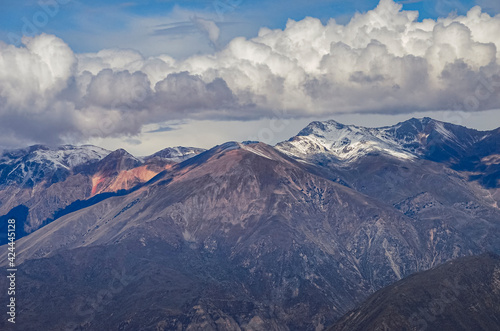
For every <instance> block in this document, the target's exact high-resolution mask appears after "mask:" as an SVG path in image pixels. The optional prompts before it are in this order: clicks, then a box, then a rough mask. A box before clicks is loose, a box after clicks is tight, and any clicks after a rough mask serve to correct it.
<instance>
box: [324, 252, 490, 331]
mask: <svg viewBox="0 0 500 331" xmlns="http://www.w3.org/2000/svg"><path fill="white" fill-rule="evenodd" d="M499 329H500V257H499V256H498V255H493V254H486V255H481V256H473V257H465V258H461V259H457V260H453V261H451V262H448V263H445V264H443V265H441V266H439V267H436V268H434V269H432V270H429V271H424V272H421V273H417V274H414V275H412V276H410V277H408V278H405V279H403V280H401V281H399V282H396V283H395V284H393V285H390V286H388V287H387V288H384V289H382V290H380V291H378V292H376V293H375V294H373V295H372V296H370V298H368V299H367V300H366V301H365V302H364V303H363V304H362V305H360V306H359V307H358V308H357V309H355V310H353V311H351V312H349V313H348V314H346V315H345V316H344V317H343V318H342V319H341V320H340V321H339V322H338V323H337V324H335V326H333V327H332V328H331V329H329V330H330V331H341V330H346V331H347V330H348V331H357V330H359V331H361V330H363V331H370V330H443V331H461V330H463V331H468V330H499Z"/></svg>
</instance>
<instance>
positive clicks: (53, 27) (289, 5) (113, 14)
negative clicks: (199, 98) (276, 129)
mask: <svg viewBox="0 0 500 331" xmlns="http://www.w3.org/2000/svg"><path fill="white" fill-rule="evenodd" d="M399 2H400V3H403V4H404V9H406V10H418V11H419V12H420V19H423V18H437V17H443V16H447V15H448V14H449V13H450V12H451V13H453V12H456V13H457V14H465V13H466V12H467V10H469V9H470V8H472V7H473V6H475V5H481V6H482V7H483V9H484V10H485V11H486V12H488V13H490V14H496V13H497V12H498V10H499V9H500V5H499V4H498V1H496V0H478V1H471V0H463V1H458V0H437V1H431V0H420V1H419V0H404V1H399ZM377 3H378V1H377V0H360V1H338V0H330V1H322V0H308V1H299V0H286V1H285V0H274V1H261V0H257V1H249V0H207V1H205V0H201V1H195V0H193V1H189V0H188V1H170V0H143V1H117V0H100V1H97V0H88V1H76V0H38V1H36V0H25V1H13V0H4V1H1V2H0V39H1V40H3V41H5V42H7V43H19V42H18V38H17V37H20V36H21V35H22V34H23V32H24V33H25V34H28V35H29V34H33V33H35V34H38V33H42V32H45V33H49V34H54V35H56V36H58V37H60V38H62V39H63V40H65V42H66V43H68V44H69V45H70V47H71V48H72V49H73V50H74V51H75V52H78V53H82V52H96V51H99V50H100V49H103V48H114V47H117V48H133V49H137V50H139V51H141V52H142V53H143V54H145V55H157V54H160V53H166V54H170V55H172V56H174V57H176V58H181V57H186V56H189V55H192V54H196V53H208V52H211V51H213V49H212V47H211V45H210V44H209V43H207V42H206V40H204V38H202V37H203V36H201V33H200V31H198V30H196V29H193V27H192V23H191V22H190V18H191V17H194V16H196V17H201V18H205V19H210V20H213V21H215V22H216V23H217V24H218V25H219V27H220V29H221V37H220V42H221V45H220V46H223V45H224V43H226V42H228V41H229V40H231V39H232V38H234V37H236V36H244V37H252V36H255V35H256V34H257V32H258V30H259V28H260V27H263V26H265V27H269V28H272V29H275V28H280V29H282V28H284V27H285V25H286V22H287V20H288V19H294V20H301V19H303V18H304V17H306V16H312V17H316V18H319V19H321V20H322V21H323V22H324V23H326V22H327V21H328V20H329V19H330V18H335V19H336V20H337V21H338V22H342V23H346V22H348V21H349V20H350V18H351V17H352V16H353V15H354V13H356V12H366V11H367V10H370V9H373V8H374V7H375V6H376V5H377ZM42 4H44V5H45V6H46V8H49V9H48V10H46V11H48V12H49V15H47V14H46V13H45V12H44V11H43V10H42ZM54 4H55V5H56V7H55V6H54ZM158 30H162V31H163V34H161V33H158V32H157V31H158Z"/></svg>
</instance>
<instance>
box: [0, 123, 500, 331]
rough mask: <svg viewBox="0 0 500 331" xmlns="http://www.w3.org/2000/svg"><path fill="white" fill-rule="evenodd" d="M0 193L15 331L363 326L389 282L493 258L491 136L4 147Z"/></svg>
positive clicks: (496, 198) (414, 130)
mask: <svg viewBox="0 0 500 331" xmlns="http://www.w3.org/2000/svg"><path fill="white" fill-rule="evenodd" d="M0 202H1V204H0V215H4V216H2V217H1V218H0V220H2V223H1V224H2V227H3V226H5V227H6V225H5V224H6V222H5V221H6V220H7V219H9V218H11V217H14V218H15V219H16V223H17V224H18V229H19V228H20V229H19V230H18V237H21V239H19V240H18V241H17V242H16V249H17V263H18V264H19V267H18V268H19V273H18V282H19V283H20V284H21V283H22V284H23V285H22V287H20V288H19V291H18V297H17V298H18V299H17V300H18V302H19V307H22V308H20V309H21V310H20V311H19V324H21V325H20V326H22V329H23V330H41V329H51V330H62V329H72V330H107V329H110V330H111V329H120V330H325V329H327V328H328V327H330V326H332V325H333V324H334V323H335V322H339V321H340V323H344V324H337V325H341V326H342V325H356V326H357V327H358V326H359V327H364V326H366V325H367V324H366V323H368V322H370V321H368V322H367V320H366V319H362V318H359V317H357V318H356V319H352V316H353V315H352V314H353V313H352V312H353V309H356V307H357V306H358V305H360V304H362V302H363V301H364V300H366V299H367V298H368V297H369V295H370V294H373V293H375V292H376V291H378V290H382V291H384V290H385V289H388V290H387V291H389V292H387V293H391V298H392V297H394V299H393V301H391V302H398V301H397V293H396V294H394V293H395V292H397V291H396V290H394V288H395V289H398V288H399V287H397V284H399V283H398V281H402V282H405V280H406V279H408V280H409V279H412V278H411V277H412V276H411V275H421V274H422V275H424V276H422V277H423V278H422V279H426V277H427V276H426V275H428V274H426V272H430V273H432V272H433V270H438V269H437V268H441V267H439V266H440V265H442V264H443V263H446V262H448V261H451V260H455V259H457V258H461V257H464V256H479V255H481V254H484V253H486V252H491V253H492V254H495V253H496V254H499V253H500V240H499V239H498V238H500V208H499V203H500V129H497V130H493V131H487V132H481V131H476V130H472V129H468V128H465V127H462V126H458V125H453V124H449V123H444V122H439V121H435V120H432V119H430V118H423V119H410V120H408V121H406V122H402V123H399V124H397V125H395V126H391V127H383V128H364V127H359V126H353V125H343V124H340V123H337V122H335V121H326V122H313V123H311V124H309V125H308V126H307V127H306V128H304V129H303V130H302V131H300V133H299V134H298V135H296V136H294V137H292V138H291V139H289V140H288V141H285V142H281V143H279V144H277V145H276V146H269V145H266V144H263V143H252V142H248V143H238V142H229V143H225V144H222V145H219V146H216V147H214V148H212V149H209V150H202V149H197V148H182V147H177V148H170V149H165V150H162V151H160V152H158V153H155V154H153V155H152V156H148V157H143V158H138V157H134V156H132V155H130V154H129V153H127V152H126V151H124V150H117V151H114V152H111V151H106V150H104V149H101V148H98V147H95V146H80V147H75V146H62V147H58V148H48V147H44V146H32V147H29V148H27V149H22V150H14V151H7V152H4V153H3V154H2V156H1V158H0ZM3 233H6V231H3ZM2 240H4V243H5V242H6V241H5V240H6V238H5V237H2ZM4 248H5V247H4ZM6 252H7V250H6V249H3V250H1V251H0V256H1V260H0V261H2V262H3V261H6ZM493 260H494V258H493ZM457 261H462V260H457ZM474 263H475V264H474ZM474 263H472V265H474V266H475V265H477V263H476V262H474ZM444 266H446V264H445V265H444ZM495 268H496V267H494V268H493V269H492V270H497V269H495ZM429 269H432V270H431V271H426V270H429ZM439 270H442V272H440V273H439V274H446V275H448V274H453V273H455V271H454V269H453V268H444V269H439ZM495 272H496V271H494V272H493V273H492V275H497V274H496V273H495ZM431 275H432V274H431ZM486 276H487V275H485V277H486ZM407 277H410V278H407ZM436 277H437V276H436ZM492 277H493V278H491V279H493V280H494V281H493V283H494V282H496V280H495V279H497V278H495V277H497V276H492ZM482 280H485V279H482ZM418 283H419V282H416V284H418ZM483 283H484V284H486V285H485V286H490V285H491V282H489V283H488V282H486V281H484V282H483ZM391 284H394V285H391ZM405 284H406V283H405ZM412 284H413V283H410V285H408V287H407V289H406V288H405V289H406V290H405V291H406V292H405V293H409V292H408V291H410V290H411V289H412V287H411V286H416V285H412ZM494 284H496V283H494ZM6 285H7V280H6V279H3V280H0V286H6ZM387 286H393V287H387ZM394 286H396V287H394ZM405 286H406V285H405ZM478 286H479V285H478ZM495 286H496V285H495ZM485 288H487V287H485ZM464 291H479V290H477V288H475V289H469V288H467V290H464ZM490 292H491V291H490ZM377 293H380V292H377ZM377 293H376V294H374V295H375V298H377V297H376V296H377ZM467 293H468V292H467ZM478 293H483V292H478ZM492 293H496V292H492ZM2 295H4V294H2ZM370 298H372V299H368V301H366V302H368V303H365V304H363V305H362V306H360V308H357V309H358V312H359V314H362V315H363V316H369V314H370V312H371V311H373V309H374V308H373V305H374V303H371V302H378V301H376V300H377V299H373V298H374V297H370ZM495 298H496V299H498V295H496V297H495ZM496 299H495V300H496ZM370 300H372V301H370ZM373 300H375V301H373ZM492 300H494V299H492ZM389 301H390V300H389ZM492 302H496V301H492ZM419 304H421V303H419V302H414V303H412V305H414V306H415V307H419V306H418V305H419ZM365 307H367V308H365ZM390 307H392V306H387V307H385V306H384V307H381V308H380V309H386V310H384V314H385V315H381V316H389V315H390V312H391V311H392V310H391V309H392V308H390ZM381 311H382V310H381ZM406 313H408V312H407V311H405V312H398V314H401V316H403V315H404V314H406ZM345 314H347V315H345ZM357 314H358V313H357ZM344 315H345V316H344ZM342 316H344V317H342ZM404 316H406V315H404ZM443 316H448V315H443ZM449 316H451V317H450V318H455V317H456V316H455V317H454V316H452V315H449ZM499 320H500V318H499V319H498V320H497V321H499ZM380 321H381V322H380V323H382V324H380V323H379V321H378V320H377V321H376V322H377V323H379V324H377V325H378V327H380V325H383V323H389V322H390V323H393V321H389V322H388V320H387V319H385V320H384V319H381V320H380ZM1 323H4V324H1ZM349 323H354V324H349ZM356 323H357V324H356ZM363 323H364V324H363ZM457 323H458V322H457ZM492 323H494V322H492ZM373 325H375V324H373ZM440 325H442V324H440ZM450 325H451V324H450ZM457 325H458V324H457ZM463 325H466V324H463ZM488 325H494V324H488ZM497 325H499V326H500V323H498V324H497ZM5 327H6V324H5V321H1V322H0V328H2V329H5ZM361 329H362V328H361ZM361 329H360V330H361ZM374 329H376V328H374ZM458 329H459V328H458ZM458 329H457V330H458ZM443 330H446V329H443ZM449 330H452V329H449ZM454 330H455V329H454Z"/></svg>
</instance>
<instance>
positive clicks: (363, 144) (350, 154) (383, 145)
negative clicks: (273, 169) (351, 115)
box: [276, 121, 415, 161]
mask: <svg viewBox="0 0 500 331" xmlns="http://www.w3.org/2000/svg"><path fill="white" fill-rule="evenodd" d="M276 148H278V149H279V150H280V151H282V152H284V153H286V154H289V155H291V156H295V157H298V158H301V159H307V158H308V156H311V155H318V154H321V155H330V156H332V157H334V158H336V159H338V160H340V161H351V160H354V159H357V158H358V157H360V156H363V155H366V154H368V153H374V152H378V153H385V154H388V155H392V156H394V157H398V158H404V159H412V158H414V157H415V155H414V154H412V153H411V152H409V151H407V150H405V149H404V148H402V147H401V146H400V144H398V143H397V142H396V141H395V140H394V139H393V137H391V136H390V135H389V134H388V133H387V132H385V130H383V129H370V128H364V127H360V126H356V125H343V124H340V123H338V122H336V121H326V122H312V123H311V124H309V125H308V126H307V127H306V128H305V129H303V130H302V131H300V132H299V134H298V135H297V136H295V137H293V138H291V139H290V140H288V141H286V142H282V143H279V144H278V145H276Z"/></svg>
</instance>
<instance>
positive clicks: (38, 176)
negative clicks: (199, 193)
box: [0, 145, 201, 244]
mask: <svg viewBox="0 0 500 331" xmlns="http://www.w3.org/2000/svg"><path fill="white" fill-rule="evenodd" d="M177 149H180V150H181V151H183V152H184V153H185V155H184V158H189V157H190V156H193V155H195V154H196V153H199V152H201V151H200V150H199V149H196V148H181V147H180V148H177ZM177 159H179V155H163V154H162V155H158V156H155V157H150V158H147V160H146V161H143V160H140V159H138V158H135V157H134V156H132V155H130V154H129V153H127V152H126V151H125V150H123V149H119V150H116V151H114V152H110V151H107V150H105V149H102V148H99V147H96V146H91V145H85V146H70V145H65V146H61V147H58V148H49V147H46V146H41V145H35V146H31V147H29V148H26V149H20V150H12V151H6V152H4V153H3V154H2V155H1V156H0V215H3V216H0V217H1V218H2V219H3V218H6V217H7V216H9V215H12V214H15V215H16V216H17V217H18V218H19V221H18V227H20V228H22V229H23V231H22V233H20V237H22V235H24V233H31V232H33V231H35V230H36V229H38V228H40V227H41V226H44V225H45V224H47V222H50V221H51V220H52V219H53V217H54V215H55V214H56V213H57V212H60V211H61V210H63V209H64V208H66V207H68V206H69V205H71V204H72V203H74V202H76V201H83V200H87V199H89V198H92V197H94V196H96V195H98V194H102V193H115V192H118V191H120V190H129V189H131V188H133V187H135V186H137V185H140V184H142V183H145V182H147V181H148V180H150V179H151V178H153V177H154V176H155V175H157V174H158V173H160V172H161V171H163V170H165V169H168V168H170V167H171V166H172V165H174V164H176V163H177V161H176V160H177ZM25 208H26V209H27V210H28V212H27V213H24V212H23V213H22V215H21V214H19V213H18V212H17V210H24V209H25ZM4 225H5V224H4V223H2V224H1V226H2V229H3V226H4ZM5 228H6V227H5ZM6 233H7V232H6V231H2V232H1V234H0V244H2V243H6V239H7V238H6Z"/></svg>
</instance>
